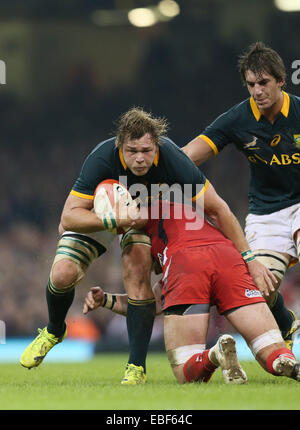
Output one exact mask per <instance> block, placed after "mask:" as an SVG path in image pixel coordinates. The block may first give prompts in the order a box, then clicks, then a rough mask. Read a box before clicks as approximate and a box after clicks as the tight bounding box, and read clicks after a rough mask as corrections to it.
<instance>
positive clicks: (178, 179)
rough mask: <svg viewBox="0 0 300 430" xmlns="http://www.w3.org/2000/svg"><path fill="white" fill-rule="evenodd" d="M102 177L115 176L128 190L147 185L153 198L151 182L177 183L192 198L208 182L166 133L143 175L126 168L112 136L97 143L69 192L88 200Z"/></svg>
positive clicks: (201, 191) (205, 186) (120, 151)
mask: <svg viewBox="0 0 300 430" xmlns="http://www.w3.org/2000/svg"><path fill="white" fill-rule="evenodd" d="M105 179H116V180H117V181H120V182H122V183H123V184H124V185H125V186H126V187H127V188H128V189H129V191H131V192H132V190H136V189H138V188H139V184H142V185H144V186H145V187H146V189H147V193H148V194H147V197H151V196H152V197H153V198H157V194H155V195H153V190H154V193H155V192H156V191H157V189H158V188H159V187H158V188H155V187H153V184H157V185H158V186H159V185H160V184H167V185H169V186H172V185H175V184H178V186H180V187H181V188H180V189H181V190H183V191H184V192H185V195H186V197H187V198H192V199H193V201H196V200H197V199H198V198H200V197H201V196H202V195H203V193H204V192H205V190H206V189H207V187H208V184H209V181H208V180H207V179H206V177H205V176H204V174H203V173H202V172H201V171H200V170H199V169H198V168H197V167H196V166H195V165H194V163H193V162H192V161H191V160H190V159H189V158H188V157H187V156H186V155H185V153H184V152H183V151H182V150H181V149H180V148H179V147H178V146H177V145H175V143H174V142H173V141H172V140H171V139H169V138H167V137H161V139H160V145H159V147H158V150H157V153H156V156H155V159H154V163H153V165H152V166H151V168H150V170H149V171H148V173H147V174H146V175H143V176H136V175H134V174H133V173H132V172H131V171H130V170H129V168H127V166H126V164H125V161H124V158H123V153H122V149H121V148H117V147H116V138H115V137H113V138H111V139H108V140H105V141H103V142H101V143H99V144H98V145H97V146H96V147H95V148H94V149H93V151H92V152H91V153H90V154H89V155H88V156H87V158H86V160H85V162H84V164H83V166H82V168H81V171H80V174H79V177H78V178H77V180H76V181H75V184H74V186H73V188H72V190H71V194H72V195H75V196H78V197H82V198H85V199H91V200H92V199H93V198H94V192H95V189H96V187H97V185H98V184H99V183H100V182H101V181H103V180H105ZM130 187H132V188H130ZM159 189H160V188H159ZM132 195H133V197H140V196H138V195H134V194H132Z"/></svg>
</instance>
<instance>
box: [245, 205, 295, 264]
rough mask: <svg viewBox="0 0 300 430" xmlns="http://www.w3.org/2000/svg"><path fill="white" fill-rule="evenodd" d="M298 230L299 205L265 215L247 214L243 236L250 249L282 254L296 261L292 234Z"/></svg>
mask: <svg viewBox="0 0 300 430" xmlns="http://www.w3.org/2000/svg"><path fill="white" fill-rule="evenodd" d="M299 229H300V203H297V204H295V205H293V206H290V207H288V208H285V209H281V210H280V211H277V212H273V213H271V214H266V215H255V214H249V215H248V216H247V218H246V225H245V235H246V238H247V241H248V243H249V246H250V248H251V249H253V250H255V249H269V250H270V251H277V252H284V253H287V254H289V255H290V256H291V257H293V258H296V259H298V255H297V247H296V244H295V242H294V234H295V232H296V231H297V230H299Z"/></svg>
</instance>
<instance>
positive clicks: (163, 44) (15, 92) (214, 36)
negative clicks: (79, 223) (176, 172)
mask: <svg viewBox="0 0 300 430" xmlns="http://www.w3.org/2000/svg"><path fill="white" fill-rule="evenodd" d="M299 3H300V2H299V1H297V0H293V1H289V0H283V1H280V0H276V1H275V0H264V1H261V0H251V1H249V0H226V1H225V0H188V1H181V2H180V1H177V2H175V1H173V0H163V1H159V0H152V1H150V0H148V1H147V0H27V1H26V2H24V1H22V0H1V2H0V60H2V61H3V62H4V64H5V66H6V69H5V72H6V73H5V82H6V83H5V84H4V81H3V76H2V81H1V85H0V121H1V181H0V187H1V203H0V219H1V222H0V320H2V321H3V322H4V323H5V330H6V333H5V334H6V343H4V342H2V343H1V344H0V360H2V361H5V360H9V359H12V360H15V359H16V354H17V355H18V353H19V351H22V349H23V344H22V343H21V340H20V339H25V340H24V342H26V343H25V344H26V345H27V343H28V339H27V338H28V337H33V336H35V334H36V331H37V328H38V327H44V326H45V324H46V323H47V308H46V301H45V295H44V292H45V286H46V283H47V280H48V274H49V270H50V267H51V264H52V260H53V257H54V254H55V249H56V244H57V238H58V234H57V226H58V223H59V219H60V213H61V210H62V206H63V204H64V201H65V198H66V196H67V194H68V193H69V191H70V189H71V187H72V185H73V181H74V180H75V178H76V176H77V174H78V172H79V169H80V166H81V164H82V162H83V160H84V158H85V156H86V155H87V154H88V153H89V152H90V150H91V149H92V148H93V147H94V146H95V145H96V144H97V143H98V142H99V141H101V140H103V139H105V138H107V137H108V136H110V135H111V134H112V133H113V122H114V121H115V119H116V118H117V117H118V116H119V115H120V114H121V113H122V112H124V111H125V110H127V109H128V108H129V107H131V106H133V105H137V106H143V107H144V108H145V109H146V110H151V111H152V112H153V113H155V114H156V115H162V116H166V117H167V118H168V120H169V122H170V133H169V136H170V137H171V138H172V139H173V140H174V141H175V142H176V143H177V144H178V145H179V146H183V145H184V144H186V143H187V142H188V141H189V140H191V139H192V138H193V137H195V136H196V135H197V134H199V133H200V132H201V130H202V129H203V128H204V127H205V126H206V125H208V124H209V123H210V122H211V121H212V120H213V119H214V118H216V117H217V116H218V115H219V114H221V113H222V112H224V111H225V110H227V109H228V108H229V107H231V106H232V105H234V104H236V103H238V102H239V101H241V100H242V99H244V98H246V97H247V90H246V89H245V88H244V87H243V86H242V85H241V82H240V78H239V75H238V71H237V67H236V64H237V57H238V55H239V54H240V53H241V52H242V51H244V50H245V49H246V48H247V46H248V45H249V44H250V43H252V42H254V41H256V40H262V41H264V42H265V43H267V44H270V45H271V46H272V47H273V48H274V49H276V50H277V51H278V52H279V53H280V54H281V56H282V57H283V59H284V61H285V64H286V67H287V73H288V77H287V91H289V92H292V93H294V94H296V95H300V88H299V85H296V84H294V83H293V82H292V78H291V76H292V73H293V72H294V71H295V70H294V69H293V68H292V64H293V62H294V61H295V60H297V59H299V60H300V53H299V40H298V37H297V34H298V31H299V22H300V12H299V10H300V5H299ZM297 7H298V9H299V10H298V11H297ZM288 8H290V9H292V10H289V11H287V10H284V9H288ZM137 9H138V10H137ZM203 170H204V171H205V173H206V175H207V176H208V178H209V179H210V180H211V181H212V182H213V184H214V185H215V187H216V189H217V191H218V192H219V194H220V195H222V196H223V198H224V199H225V200H227V201H228V202H229V204H230V206H231V208H232V210H233V211H234V213H235V214H236V215H237V216H238V218H239V220H240V222H241V224H242V225H244V218H245V215H246V213H247V205H248V200H247V187H248V180H249V173H248V167H247V162H246V160H245V159H244V158H243V157H242V156H241V155H240V154H239V153H238V152H237V151H236V150H235V149H234V148H232V149H231V148H228V149H226V150H225V151H223V153H222V154H221V155H220V156H219V157H217V158H216V159H215V160H213V161H211V162H209V163H207V164H205V165H204V166H203ZM93 285H101V286H102V287H103V288H104V289H105V290H107V291H117V292H123V284H122V278H121V272H120V249H119V246H118V242H117V241H116V243H115V245H114V246H113V247H112V249H111V250H110V251H109V252H108V253H107V254H106V255H105V256H104V257H102V258H101V259H99V260H98V261H97V262H95V263H94V265H93V266H92V267H91V269H90V271H89V273H88V275H87V277H86V278H85V280H84V281H83V282H82V283H81V286H80V287H77V290H76V299H75V302H74V304H73V306H72V308H71V310H70V312H69V317H68V322H69V334H70V340H72V339H73V340H76V339H77V340H78V342H85V345H88V346H87V347H86V348H85V349H84V348H83V349H82V350H80V349H79V347H78V348H77V349H76V350H74V352H72V354H71V355H70V354H67V355H68V358H70V356H73V358H74V359H85V358H86V357H87V356H90V354H93V352H94V351H96V352H101V351H112V350H113V351H114V350H115V351H117V350H122V349H123V350H126V348H127V332H126V326H125V318H123V317H120V316H115V315H114V314H112V313H111V312H109V311H108V310H105V309H103V310H100V311H98V312H97V311H96V312H94V313H91V314H89V315H88V317H84V318H82V314H81V310H82V303H83V298H84V296H85V294H86V292H87V291H88V289H89V287H91V286H93ZM299 287H300V271H299V268H297V267H295V268H293V269H291V270H290V272H289V274H288V276H287V277H286V279H285V281H284V283H283V285H282V287H281V290H282V292H283V294H284V297H285V299H286V302H287V304H288V306H290V307H291V308H293V309H294V311H295V312H296V313H297V314H298V316H300V309H299V303H300V288H299ZM2 328H3V324H2ZM232 330H233V329H232V328H231V327H228V324H227V323H226V322H225V319H223V318H221V317H219V316H217V315H216V313H215V312H214V311H213V312H212V320H211V327H210V331H209V342H213V340H214V339H215V337H216V336H217V335H218V334H219V333H221V332H223V331H232ZM2 334H3V333H2ZM2 340H3V339H2ZM65 342H66V341H65ZM25 344H24V346H25ZM71 346H72V345H71V344H70V347H71ZM77 346H78V344H77ZM18 348H19V349H18ZM58 348H63V344H62V345H60V346H59V347H57V349H58ZM162 348H163V337H162V318H161V317H158V318H157V319H156V323H155V327H154V331H153V336H152V341H151V345H150V350H160V349H162ZM60 351H62V349H61V350H60ZM80 351H82V354H81V353H80ZM84 351H85V353H86V355H85V353H84ZM54 353H55V351H54V352H53V353H51V355H52V354H53V357H54V358H55V354H54ZM57 354H58V355H59V353H57ZM65 356H66V355H64V354H62V356H61V357H60V359H63V358H62V357H65Z"/></svg>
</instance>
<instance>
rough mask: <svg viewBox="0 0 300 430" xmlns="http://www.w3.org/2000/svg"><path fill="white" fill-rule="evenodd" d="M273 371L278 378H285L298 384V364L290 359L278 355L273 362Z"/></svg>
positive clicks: (299, 370) (299, 374)
mask: <svg viewBox="0 0 300 430" xmlns="http://www.w3.org/2000/svg"><path fill="white" fill-rule="evenodd" d="M273 369H274V370H275V372H276V373H277V374H278V375H279V376H287V377H288V378H292V379H295V380H296V381H298V382H300V363H298V362H297V361H296V360H293V359H292V358H291V357H288V356H285V355H284V354H283V355H280V356H279V357H278V358H276V360H274V362H273Z"/></svg>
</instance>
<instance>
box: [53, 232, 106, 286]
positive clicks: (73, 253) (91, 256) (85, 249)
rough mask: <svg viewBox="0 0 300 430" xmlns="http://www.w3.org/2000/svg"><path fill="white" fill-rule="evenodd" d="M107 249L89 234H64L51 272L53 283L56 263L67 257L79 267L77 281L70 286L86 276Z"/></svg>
mask: <svg viewBox="0 0 300 430" xmlns="http://www.w3.org/2000/svg"><path fill="white" fill-rule="evenodd" d="M105 251H106V249H105V248H104V246H103V245H101V244H99V243H98V242H96V241H95V240H93V239H91V238H90V237H88V236H84V235H81V234H75V233H74V234H73V233H72V234H70V233H68V234H64V235H63V236H62V237H61V239H60V240H59V242H58V245H57V250H56V255H55V258H54V261H53V264H52V268H51V272H50V282H51V283H52V271H53V267H54V265H55V263H57V262H58V261H60V260H63V259H66V260H69V261H73V262H74V263H75V264H76V267H77V278H76V281H75V282H74V283H73V284H72V285H70V287H72V286H74V285H76V284H78V282H80V281H81V279H82V278H83V277H84V275H85V273H86V271H87V269H88V268H89V266H90V264H91V263H92V262H93V261H94V260H95V259H96V258H97V257H99V256H100V255H101V254H103V253H104V252H105Z"/></svg>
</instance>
